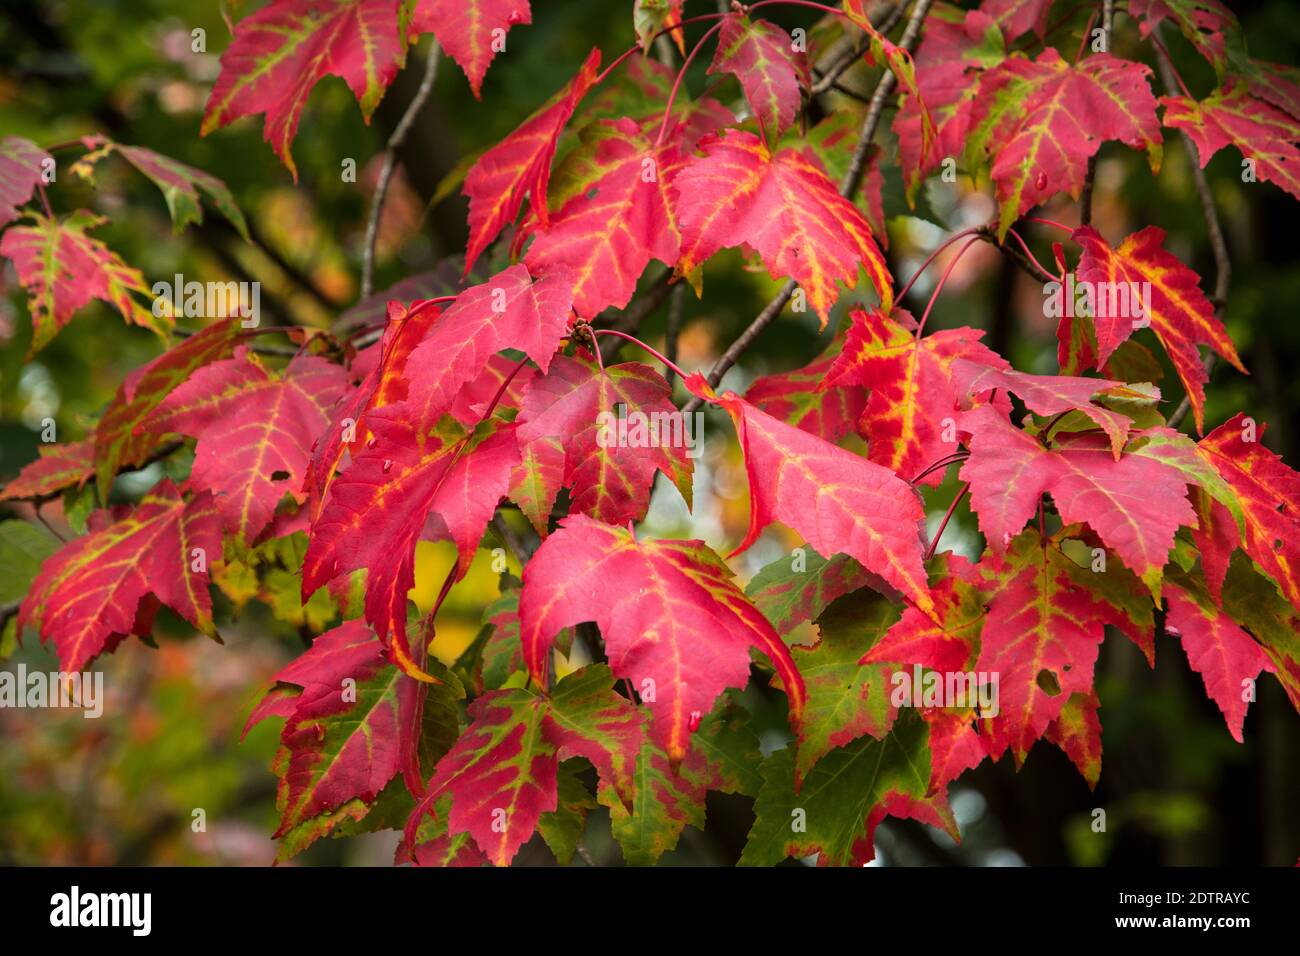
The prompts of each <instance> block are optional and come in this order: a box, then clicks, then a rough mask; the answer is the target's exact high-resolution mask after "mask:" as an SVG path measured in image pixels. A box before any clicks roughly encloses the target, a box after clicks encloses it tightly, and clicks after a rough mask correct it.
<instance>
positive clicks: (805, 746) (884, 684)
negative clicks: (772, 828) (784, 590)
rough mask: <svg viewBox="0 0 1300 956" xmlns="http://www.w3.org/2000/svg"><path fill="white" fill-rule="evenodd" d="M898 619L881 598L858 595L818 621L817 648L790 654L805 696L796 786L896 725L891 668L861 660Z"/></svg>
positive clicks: (829, 611) (801, 649)
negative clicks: (833, 757)
mask: <svg viewBox="0 0 1300 956" xmlns="http://www.w3.org/2000/svg"><path fill="white" fill-rule="evenodd" d="M909 610H911V609H909ZM898 614H899V612H898V608H897V607H895V606H894V605H893V604H891V603H890V602H889V601H887V600H886V599H884V598H882V597H881V596H880V595H878V594H874V593H872V592H870V591H864V592H860V593H858V594H854V595H853V596H851V597H846V598H843V599H841V600H840V601H837V602H836V603H835V604H833V605H832V606H831V607H830V608H829V609H827V611H826V612H825V613H824V614H822V615H821V616H820V617H819V618H818V619H817V626H818V630H819V631H820V634H821V636H820V638H819V639H818V641H817V643H816V644H813V645H811V646H797V647H795V648H793V649H792V651H791V656H793V657H794V662H795V666H796V667H797V668H798V669H799V673H800V674H801V675H802V676H803V679H804V682H805V683H806V685H807V694H808V700H807V703H806V704H805V705H804V717H803V723H802V729H801V733H800V736H799V748H798V752H797V753H796V754H795V766H794V771H795V785H796V786H799V785H801V784H802V783H803V781H804V780H805V779H806V778H807V776H808V773H809V771H810V770H812V769H813V767H814V766H816V764H817V762H818V761H819V760H821V759H822V758H823V757H825V756H826V754H828V753H830V751H832V750H834V749H835V748H836V747H842V746H844V745H845V744H848V743H850V742H852V741H854V740H856V739H857V738H858V737H861V736H862V735H864V734H870V735H871V736H872V737H876V738H878V739H879V738H881V737H884V736H885V734H886V733H888V731H889V728H890V726H891V725H892V724H893V723H894V717H895V715H896V714H897V712H898V708H897V707H895V706H894V705H893V704H892V703H891V701H890V699H889V698H890V694H889V678H890V672H891V671H892V670H893V668H892V667H888V666H884V665H880V664H875V663H867V664H863V663H861V660H860V659H861V658H862V656H863V653H864V651H865V650H866V649H867V648H868V647H870V646H871V645H872V644H873V643H874V642H876V641H877V640H879V639H880V638H881V637H882V636H883V635H884V633H885V632H886V631H887V630H889V628H890V627H891V626H892V625H893V624H894V622H895V621H897V620H898Z"/></svg>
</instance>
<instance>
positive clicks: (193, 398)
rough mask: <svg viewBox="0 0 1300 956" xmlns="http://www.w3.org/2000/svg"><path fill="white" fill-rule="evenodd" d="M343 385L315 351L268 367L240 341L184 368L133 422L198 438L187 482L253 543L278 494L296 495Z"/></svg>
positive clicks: (337, 371) (336, 369)
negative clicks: (225, 352)
mask: <svg viewBox="0 0 1300 956" xmlns="http://www.w3.org/2000/svg"><path fill="white" fill-rule="evenodd" d="M346 385H347V382H346V374H345V372H344V371H343V369H342V368H341V367H340V366H338V365H335V364H333V363H332V362H327V361H325V360H324V359H322V358H317V357H316V356H311V355H298V356H295V357H294V358H293V359H292V360H291V361H290V362H289V365H288V367H287V368H286V369H285V370H284V374H283V375H274V374H272V373H271V372H269V371H268V370H267V369H266V368H265V367H264V366H263V365H262V363H261V362H259V361H257V359H256V357H255V356H254V355H253V354H252V353H250V352H249V351H248V350H247V349H246V348H245V347H243V346H239V347H237V348H236V349H235V354H234V357H233V358H229V359H223V360H221V361H218V362H213V363H212V364H210V365H207V366H204V367H203V368H200V369H198V370H197V371H195V372H194V373H193V374H192V375H190V377H189V378H188V379H187V380H186V381H185V382H184V383H182V384H181V385H180V386H179V387H178V388H176V389H175V390H173V391H172V392H171V393H170V394H169V395H168V396H167V397H166V398H165V399H163V401H162V403H161V404H160V405H159V406H158V407H157V408H156V409H155V410H154V411H153V413H152V414H150V416H149V417H148V418H147V419H145V421H144V423H143V424H142V425H141V426H139V427H140V429H141V430H144V431H152V432H154V433H155V434H158V435H162V434H166V433H168V432H178V433H180V434H184V435H189V436H192V437H194V438H197V439H198V443H197V445H196V446H195V449H194V467H193V470H192V471H191V473H190V483H191V484H192V485H193V486H194V487H196V488H199V489H204V490H207V491H211V492H212V493H213V494H214V495H216V496H217V510H218V511H219V512H220V514H221V518H222V524H223V525H224V527H225V529H226V530H227V531H229V532H230V533H232V534H233V535H234V537H235V540H236V541H238V542H241V543H243V544H252V543H254V542H255V541H256V540H257V538H258V536H259V535H260V534H261V533H262V531H263V530H265V528H266V526H267V525H268V524H269V523H270V522H271V518H272V517H273V516H274V514H275V509H276V506H277V505H278V504H279V503H280V500H281V499H282V498H283V497H284V496H285V495H286V494H290V495H294V496H295V497H296V496H297V495H298V493H299V489H300V488H301V487H302V483H303V478H304V476H305V474H306V470H307V465H308V462H309V461H310V456H311V445H312V443H313V442H314V441H315V440H316V436H317V435H319V434H320V433H321V432H322V431H323V430H324V429H325V427H326V425H328V424H329V414H328V413H329V409H330V407H331V406H333V404H334V403H335V402H336V401H337V400H338V399H339V398H340V397H341V396H342V394H343V391H344V389H345V388H346ZM300 503H301V502H300Z"/></svg>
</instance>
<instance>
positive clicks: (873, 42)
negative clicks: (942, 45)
mask: <svg viewBox="0 0 1300 956" xmlns="http://www.w3.org/2000/svg"><path fill="white" fill-rule="evenodd" d="M844 13H845V15H846V16H847V17H848V19H849V21H850V22H851V23H853V24H854V25H855V26H857V27H858V29H860V30H862V31H863V32H864V33H865V34H866V35H867V40H868V44H869V45H868V60H869V61H874V62H875V63H880V64H883V65H884V66H885V67H886V68H887V69H888V70H889V71H890V72H891V73H893V74H894V79H895V80H897V82H898V85H899V86H900V87H901V88H902V90H903V92H904V93H905V94H906V95H907V96H908V98H909V99H910V100H911V102H912V104H913V110H914V113H915V115H916V117H917V119H918V120H919V121H920V122H919V129H920V134H921V140H920V159H919V162H918V167H919V166H920V165H921V164H924V162H925V160H926V158H927V157H928V156H929V155H930V150H931V148H932V147H933V145H934V142H935V138H936V132H935V127H934V121H933V120H932V119H931V117H930V108H929V107H928V106H927V105H926V102H925V96H924V94H923V93H922V92H921V87H920V85H919V83H918V82H917V76H916V64H915V63H914V62H913V61H912V54H911V53H910V52H909V51H908V50H907V48H906V47H901V46H898V45H896V44H895V43H893V42H891V41H890V40H889V39H888V38H887V37H886V36H885V35H884V34H883V33H881V32H880V31H879V30H877V29H876V28H875V26H874V25H873V24H872V22H871V18H870V17H869V16H867V12H866V8H865V2H864V0H846V2H845V4H844ZM920 179H921V175H920V170H919V168H918V169H916V170H914V171H913V174H912V175H911V176H909V177H908V195H909V197H910V196H911V194H912V191H913V190H914V189H915V188H916V186H917V185H918V184H919V183H920Z"/></svg>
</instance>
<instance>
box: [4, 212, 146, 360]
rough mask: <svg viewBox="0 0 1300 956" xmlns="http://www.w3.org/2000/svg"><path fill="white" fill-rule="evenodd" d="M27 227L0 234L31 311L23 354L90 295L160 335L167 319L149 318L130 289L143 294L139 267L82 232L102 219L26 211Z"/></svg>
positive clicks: (86, 214)
mask: <svg viewBox="0 0 1300 956" xmlns="http://www.w3.org/2000/svg"><path fill="white" fill-rule="evenodd" d="M29 215H30V218H31V219H32V220H33V221H34V223H35V224H34V225H31V226H11V227H10V228H9V229H8V230H7V231H6V232H5V234H4V236H3V237H2V238H0V256H5V257H6V258H9V259H12V260H13V263H14V268H15V269H16V270H17V271H18V281H19V282H20V283H21V284H22V286H23V288H24V289H26V290H27V304H28V308H30V309H31V313H32V344H31V346H30V347H29V348H28V350H27V357H28V358H29V359H30V358H31V357H32V356H33V355H35V354H36V353H37V352H39V351H40V350H41V349H43V348H45V346H46V345H48V344H49V343H50V340H51V339H53V338H54V336H55V335H57V334H58V332H59V330H60V329H61V328H63V327H64V326H65V325H67V324H68V323H69V322H70V321H71V320H72V316H73V314H74V313H75V312H76V311H77V310H78V309H80V308H81V307H82V306H84V305H86V304H87V303H89V302H90V301H91V300H92V299H102V300H103V301H105V302H107V303H109V304H110V305H112V306H113V307H114V308H115V309H117V311H118V312H120V313H121V314H122V318H124V319H126V321H127V322H128V323H130V324H132V325H139V326H142V327H144V328H146V329H149V330H151V331H153V332H154V333H156V334H157V335H158V336H159V337H164V336H165V335H166V333H167V332H168V331H169V330H170V328H171V319H170V318H167V317H155V316H154V315H153V314H152V313H151V312H150V310H149V309H147V308H145V307H144V306H143V305H141V304H140V302H139V300H137V299H136V298H134V297H133V296H132V293H133V292H134V293H139V294H140V295H143V296H146V297H147V296H149V287H148V286H146V285H145V283H144V276H143V275H142V274H141V272H140V270H139V269H133V268H131V267H130V266H128V265H127V264H126V263H125V262H123V261H122V260H121V259H120V258H118V256H117V253H115V252H113V251H112V250H111V249H109V248H108V246H106V245H104V244H103V243H102V242H100V241H99V240H98V239H94V238H92V237H90V236H88V235H87V234H86V233H87V232H88V231H89V230H91V229H94V228H95V227H96V226H100V225H103V224H104V223H105V222H107V221H108V220H106V219H105V218H104V217H102V216H96V215H95V214H94V213H91V212H87V211H86V210H84V209H79V210H78V211H76V212H74V213H73V214H72V215H70V216H68V217H67V218H65V219H63V220H59V219H54V218H48V217H46V216H42V215H40V214H39V213H31V214H29Z"/></svg>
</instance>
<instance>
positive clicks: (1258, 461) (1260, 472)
mask: <svg viewBox="0 0 1300 956" xmlns="http://www.w3.org/2000/svg"><path fill="white" fill-rule="evenodd" d="M1263 431H1264V428H1263V426H1259V427H1258V428H1256V425H1255V422H1254V421H1253V420H1252V419H1249V418H1247V417H1246V416H1245V414H1241V413H1239V414H1237V415H1235V416H1233V417H1232V418H1231V419H1229V420H1228V421H1226V422H1224V423H1223V424H1222V425H1220V426H1219V427H1218V428H1216V429H1215V430H1214V431H1212V432H1210V434H1208V435H1206V436H1205V437H1204V438H1203V439H1201V441H1200V444H1199V447H1200V452H1201V454H1202V455H1204V456H1205V458H1206V459H1207V460H1208V461H1209V463H1210V464H1211V465H1212V466H1213V467H1214V468H1215V469H1216V470H1217V471H1218V472H1219V474H1220V475H1221V476H1222V477H1223V480H1224V481H1226V482H1227V483H1228V485H1229V486H1230V487H1231V488H1232V491H1233V492H1234V493H1235V495H1236V497H1237V500H1238V501H1239V502H1240V505H1241V512H1242V519H1243V522H1244V527H1245V534H1244V537H1243V538H1242V547H1243V548H1244V550H1245V552H1246V553H1247V554H1248V555H1250V557H1251V558H1252V559H1254V560H1255V561H1256V562H1257V563H1258V564H1259V566H1260V568H1262V569H1263V571H1264V573H1265V574H1267V575H1268V576H1269V577H1271V578H1272V579H1273V580H1274V581H1275V582H1277V585H1278V587H1280V588H1281V590H1282V593H1283V594H1284V595H1286V597H1287V599H1288V600H1289V601H1290V602H1291V603H1292V604H1293V605H1295V606H1296V607H1298V608H1300V475H1298V474H1296V472H1294V471H1292V470H1291V469H1290V468H1288V467H1287V466H1286V464H1284V463H1283V461H1282V459H1281V458H1280V457H1278V455H1276V454H1274V453H1273V452H1271V451H1269V450H1268V449H1267V448H1265V447H1264V445H1263V444H1262V443H1261V441H1260V438H1262V437H1263ZM1247 439H1249V440H1247ZM1218 507H1225V506H1224V505H1222V504H1221V503H1220V504H1219V505H1218ZM1230 521H1231V519H1229V522H1230Z"/></svg>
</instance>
